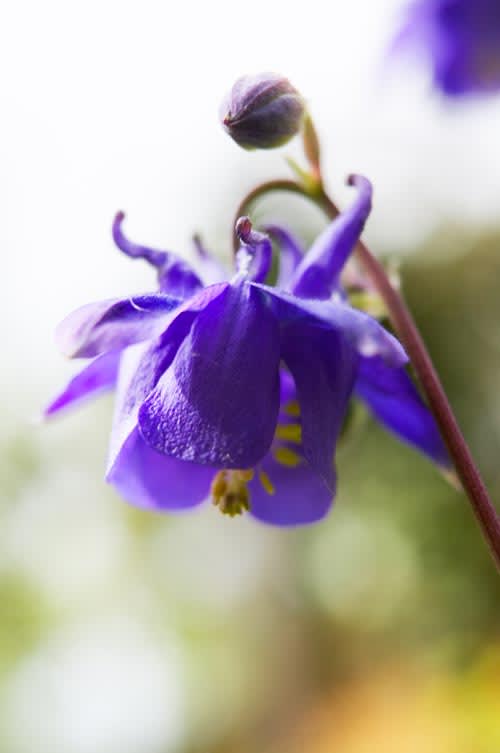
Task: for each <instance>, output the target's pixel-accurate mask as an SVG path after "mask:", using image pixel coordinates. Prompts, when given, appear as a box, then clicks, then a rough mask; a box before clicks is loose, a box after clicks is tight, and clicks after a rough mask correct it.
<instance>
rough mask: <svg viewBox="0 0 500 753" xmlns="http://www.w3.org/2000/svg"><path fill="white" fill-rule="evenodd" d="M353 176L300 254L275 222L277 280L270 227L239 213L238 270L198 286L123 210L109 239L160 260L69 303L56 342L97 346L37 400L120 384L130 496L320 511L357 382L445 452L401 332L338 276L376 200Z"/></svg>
mask: <svg viewBox="0 0 500 753" xmlns="http://www.w3.org/2000/svg"><path fill="white" fill-rule="evenodd" d="M352 183H353V184H354V185H355V186H356V187H357V190H358V196H357V198H356V200H355V202H354V203H353V205H352V206H351V207H350V208H349V209H348V210H347V211H346V212H344V213H343V214H341V215H340V216H339V217H338V218H337V219H336V220H335V221H334V222H333V223H332V224H331V225H330V226H329V227H328V228H327V230H326V231H325V232H324V233H323V234H322V235H321V236H320V238H319V239H318V241H317V242H316V243H315V244H314V246H313V248H312V249H311V250H310V251H309V253H308V254H307V255H305V256H302V254H301V253H300V250H299V248H298V244H297V243H296V242H295V241H294V240H293V239H292V238H291V236H290V235H289V234H288V233H286V231H284V230H279V229H277V228H273V229H270V232H272V234H273V235H274V237H275V238H277V237H278V234H280V233H281V235H279V240H280V242H281V243H282V244H283V247H282V251H281V266H282V272H281V273H280V274H279V275H278V281H279V285H278V286H275V287H272V286H269V285H268V284H266V282H267V278H268V275H269V271H270V268H271V258H272V246H271V242H270V240H269V237H268V235H263V234H261V233H258V232H255V231H254V230H253V229H252V226H251V223H250V221H249V220H248V218H241V219H240V220H239V221H238V224H237V233H238V236H239V239H240V248H239V250H238V252H237V254H236V257H235V263H236V270H235V274H234V276H233V277H232V278H231V279H230V280H229V281H217V282H213V283H212V284H209V285H208V286H206V287H204V286H203V285H202V282H201V280H200V277H199V276H198V275H197V274H196V273H195V272H194V271H193V270H192V269H191V268H190V267H188V265H186V263H185V262H183V261H182V260H180V259H179V258H178V257H176V256H175V255H173V254H171V253H167V252H159V251H153V250H152V249H147V248H144V247H141V246H137V245H135V244H132V243H131V242H130V241H128V239H126V238H125V236H124V235H123V232H122V229H121V225H122V220H123V216H122V215H118V216H117V219H116V221H115V226H114V237H115V241H116V242H117V244H118V246H119V247H120V248H121V249H122V250H123V251H124V252H125V253H127V254H128V255H129V256H132V257H141V258H144V259H146V260H147V261H148V262H149V263H151V264H153V265H154V266H155V267H156V269H157V273H158V281H159V291H158V292H157V293H153V294H148V295H143V296H137V297H134V298H128V299H123V300H117V299H112V300H110V301H105V302H102V303H97V304H91V305H88V306H84V307H83V308H81V309H78V310H77V311H76V312H74V313H73V314H70V316H69V317H68V318H67V319H66V320H65V321H64V322H63V323H62V325H60V328H59V330H58V337H59V342H60V345H61V346H62V348H63V350H64V351H65V352H66V353H68V354H69V355H73V356H78V357H84V358H85V357H92V358H93V360H92V361H90V363H89V364H88V365H87V366H86V367H85V368H84V370H83V371H82V372H80V374H79V375H77V376H76V377H74V378H73V380H72V381H71V382H70V383H69V385H68V386H67V387H66V389H65V390H64V391H63V392H62V393H61V394H60V395H58V396H57V397H56V399H55V400H54V401H53V402H52V403H51V405H50V406H49V407H48V408H47V410H46V413H47V415H52V414H54V413H57V412H58V411H60V410H61V409H63V408H65V407H67V406H69V405H71V404H72V403H74V402H75V401H77V400H81V399H82V398H83V397H86V396H91V395H94V394H96V393H97V392H98V391H101V390H103V389H106V388H114V387H115V386H117V399H116V410H115V418H114V425H113V431H112V437H111V446H110V454H109V462H108V470H107V479H108V481H109V482H110V483H112V484H113V485H114V486H115V487H116V488H117V489H118V491H119V492H120V493H121V494H122V496H123V497H124V498H125V499H127V500H128V501H130V502H131V503H133V504H136V505H139V506H142V507H147V508H152V509H157V510H176V509H177V510H178V509H185V508H188V507H191V506H193V505H196V504H198V503H200V502H201V501H203V500H204V499H206V498H207V497H208V496H211V497H212V500H213V501H214V503H215V504H217V505H218V506H219V507H220V509H221V510H222V511H223V512H226V513H228V514H230V515H234V514H237V513H240V512H242V511H243V510H246V509H249V510H250V513H251V514H252V515H254V516H255V517H257V518H259V519H260V520H263V521H266V522H269V523H273V524H277V525H298V524H303V523H310V522H313V521H315V520H318V519H320V518H322V517H323V516H324V515H325V514H326V513H327V511H328V509H329V508H330V505H331V501H332V499H333V497H334V495H335V490H336V473H335V465H334V456H335V445H336V442H337V439H338V436H339V433H340V431H341V428H342V425H343V421H344V417H345V413H346V408H347V405H348V402H349V400H350V398H351V395H352V393H353V390H356V392H357V393H358V395H359V397H360V398H361V399H363V400H365V401H366V402H367V403H368V404H369V405H370V406H371V408H372V410H373V412H374V413H375V415H376V416H377V417H378V418H379V419H380V420H381V421H382V422H383V423H384V424H386V425H387V426H389V427H390V428H391V429H393V430H394V431H396V432H397V433H398V434H399V435H400V436H402V437H403V438H404V439H406V440H407V441H411V442H413V444H415V445H416V446H418V447H420V449H423V450H424V451H425V452H427V454H429V455H431V457H433V459H434V460H436V461H437V462H439V463H441V464H443V465H446V464H447V457H446V452H445V450H444V447H443V445H442V443H441V440H440V438H439V434H438V433H437V430H436V428H435V425H434V423H433V420H432V418H431V416H430V414H429V413H428V411H427V408H426V407H425V405H424V404H423V403H422V401H421V400H420V398H419V396H418V393H417V392H416V390H415V389H414V387H413V386H412V384H411V382H410V380H409V379H408V377H407V376H406V373H405V371H404V364H405V363H406V361H407V358H406V355H405V353H404V351H403V349H402V347H401V345H400V344H399V343H398V341H397V340H396V339H395V338H394V337H393V336H392V335H391V334H390V333H389V332H387V331H386V330H385V329H384V328H383V327H382V326H381V325H380V324H379V323H378V322H377V321H376V320H375V319H373V318H371V317H370V316H368V315H367V314H365V313H364V312H362V311H359V310H356V309H354V308H352V307H351V306H350V305H348V303H347V302H346V301H345V296H344V294H343V292H342V289H341V287H340V273H341V270H342V267H343V265H344V263H345V261H346V259H347V258H348V256H349V253H350V251H351V250H352V248H353V246H354V244H355V242H356V241H357V238H358V237H359V233H360V232H361V229H362V227H363V224H364V221H365V219H366V217H367V215H368V213H369V211H370V199H371V186H370V184H369V183H368V181H366V180H365V179H362V178H355V179H353V180H352ZM197 249H198V251H199V255H200V261H201V262H202V265H203V266H204V268H205V270H207V271H208V273H209V274H210V275H211V278H212V279H217V280H220V277H221V274H220V268H218V267H217V265H216V264H215V262H209V257H208V255H207V253H206V252H205V251H204V249H203V247H202V246H201V244H200V243H199V242H198V243H197ZM207 282H210V280H207Z"/></svg>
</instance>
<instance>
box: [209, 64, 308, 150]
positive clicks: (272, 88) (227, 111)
mask: <svg viewBox="0 0 500 753" xmlns="http://www.w3.org/2000/svg"><path fill="white" fill-rule="evenodd" d="M304 114H305V103H304V100H303V98H302V96H301V95H300V94H299V92H298V91H297V89H295V87H294V86H292V84H291V83H290V82H289V81H288V79H286V78H284V77H283V76H279V75H278V74H277V73H261V74H258V75H256V76H243V77H242V78H239V79H238V80H237V81H236V83H235V84H234V86H233V87H232V89H231V91H230V92H229V94H228V95H227V97H226V99H225V100H224V102H223V104H222V106H221V120H222V125H223V126H224V128H225V130H226V131H227V133H228V134H229V135H230V136H231V138H232V139H233V140H234V141H236V143H237V144H239V146H241V147H243V148H244V149H273V148H275V147H278V146H283V144H286V143H287V142H288V141H290V139H291V138H293V136H295V135H296V134H297V133H298V132H299V131H300V129H301V127H302V123H303V119H304Z"/></svg>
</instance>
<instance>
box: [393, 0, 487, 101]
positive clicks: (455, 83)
mask: <svg viewBox="0 0 500 753" xmlns="http://www.w3.org/2000/svg"><path fill="white" fill-rule="evenodd" d="M395 46H396V49H397V50H398V49H401V48H403V49H409V50H413V51H417V52H420V53H423V54H424V55H425V56H426V57H427V58H428V59H429V61H430V64H431V66H432V72H433V78H434V83H435V86H436V87H437V88H438V89H440V90H441V91H442V92H444V94H446V95H448V96H450V97H460V96H463V95H467V94H484V93H488V92H493V91H497V90H498V89H500V2H499V0H414V2H413V3H411V4H410V5H409V7H408V9H407V15H406V19H405V22H404V24H403V28H402V30H401V32H400V34H399V36H398V38H397V39H396V44H395Z"/></svg>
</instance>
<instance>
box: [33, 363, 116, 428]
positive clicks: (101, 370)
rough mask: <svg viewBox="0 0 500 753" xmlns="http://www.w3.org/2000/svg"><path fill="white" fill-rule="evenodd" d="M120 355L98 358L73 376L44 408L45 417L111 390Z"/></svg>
mask: <svg viewBox="0 0 500 753" xmlns="http://www.w3.org/2000/svg"><path fill="white" fill-rule="evenodd" d="M119 363H120V353H119V352H116V351H113V352H111V353H105V354H104V355H103V356H98V357H97V358H95V359H94V360H93V361H92V362H91V363H89V364H87V366H85V368H84V369H82V371H80V372H78V374H76V376H74V377H73V378H72V379H70V381H69V382H68V384H67V385H66V387H65V388H64V389H63V390H62V391H61V392H60V393H59V394H58V395H57V397H55V398H54V400H52V402H51V403H50V404H49V405H48V406H47V407H46V408H45V410H44V412H43V415H44V416H45V417H47V418H48V417H50V416H53V415H54V414H55V413H59V412H60V411H62V410H65V409H66V408H70V407H74V406H76V405H78V404H79V403H80V402H82V401H84V400H86V399H87V398H91V397H95V396H96V395H98V394H99V393H101V392H105V391H106V390H111V389H113V388H114V387H115V385H116V379H117V375H118V365H119Z"/></svg>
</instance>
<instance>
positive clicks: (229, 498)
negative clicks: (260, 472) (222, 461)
mask: <svg viewBox="0 0 500 753" xmlns="http://www.w3.org/2000/svg"><path fill="white" fill-rule="evenodd" d="M252 478H253V470H243V471H240V470H234V471H233V470H223V471H219V472H218V473H217V474H216V475H215V477H214V480H213V481H212V485H211V487H210V496H211V498H212V503H213V504H214V505H215V506H216V507H218V508H219V510H220V511H221V512H222V513H223V514H224V515H229V516H230V517H231V518H234V516H235V515H241V514H242V513H243V512H245V511H246V510H249V509H250V492H249V491H248V482H249V481H251V480H252Z"/></svg>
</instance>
